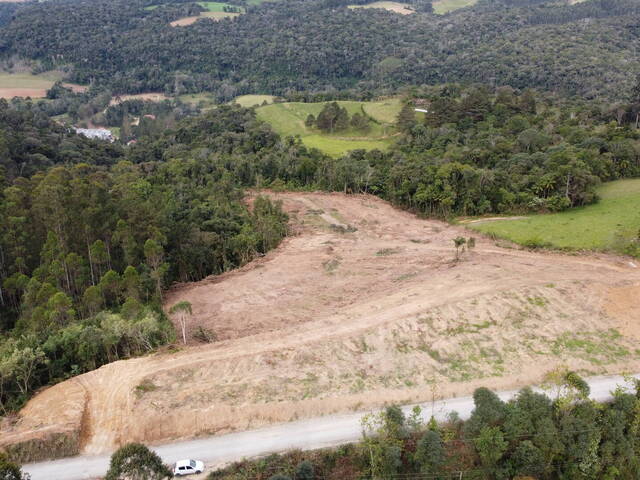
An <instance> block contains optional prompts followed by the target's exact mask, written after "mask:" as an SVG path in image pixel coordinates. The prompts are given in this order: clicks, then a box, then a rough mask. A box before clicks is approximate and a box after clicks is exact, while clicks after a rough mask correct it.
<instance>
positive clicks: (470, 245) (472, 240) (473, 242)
mask: <svg viewBox="0 0 640 480" xmlns="http://www.w3.org/2000/svg"><path fill="white" fill-rule="evenodd" d="M474 248H476V238H475V237H469V238H468V239H467V249H468V250H469V251H471V250H473V249H474Z"/></svg>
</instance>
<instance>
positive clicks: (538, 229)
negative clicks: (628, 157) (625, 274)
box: [469, 179, 640, 250]
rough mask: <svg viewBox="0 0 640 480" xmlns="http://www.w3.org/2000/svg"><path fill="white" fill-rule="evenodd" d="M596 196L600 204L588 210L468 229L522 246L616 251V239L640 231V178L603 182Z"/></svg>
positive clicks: (490, 223)
mask: <svg viewBox="0 0 640 480" xmlns="http://www.w3.org/2000/svg"><path fill="white" fill-rule="evenodd" d="M598 194H599V196H600V201H599V202H598V203H597V204H594V205H589V206H587V207H582V208H575V209H572V210H568V211H566V212H561V213H554V214H545V215H533V216H530V217H526V218H524V219H521V220H499V221H487V222H484V223H475V224H470V225H469V226H470V227H471V228H473V229H476V230H479V231H481V232H484V233H490V234H494V235H496V236H498V237H500V238H506V239H508V240H512V241H514V242H516V243H520V244H523V245H536V244H548V245H550V246H553V247H558V248H566V249H594V250H609V249H615V246H616V242H617V241H616V238H617V237H618V238H619V236H620V235H622V237H624V238H631V237H633V236H635V235H637V234H638V230H640V179H632V180H619V181H616V182H609V183H606V184H604V185H602V187H600V189H599V191H598Z"/></svg>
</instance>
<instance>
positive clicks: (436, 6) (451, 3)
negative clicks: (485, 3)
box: [433, 0, 478, 15]
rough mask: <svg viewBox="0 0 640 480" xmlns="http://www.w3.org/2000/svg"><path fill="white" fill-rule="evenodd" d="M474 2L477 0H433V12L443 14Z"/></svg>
mask: <svg viewBox="0 0 640 480" xmlns="http://www.w3.org/2000/svg"><path fill="white" fill-rule="evenodd" d="M476 3H478V0H437V1H435V2H433V12H434V13H437V14H438V15H443V14H445V13H449V12H453V11H454V10H459V9H460V8H464V7H470V6H472V5H475V4H476Z"/></svg>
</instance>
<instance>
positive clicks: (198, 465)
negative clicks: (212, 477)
mask: <svg viewBox="0 0 640 480" xmlns="http://www.w3.org/2000/svg"><path fill="white" fill-rule="evenodd" d="M202 472H204V463H203V462H201V461H199V460H178V461H177V462H176V464H175V465H174V466H173V474H174V475H176V476H178V475H191V474H192V473H202Z"/></svg>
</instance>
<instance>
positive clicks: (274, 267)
mask: <svg viewBox="0 0 640 480" xmlns="http://www.w3.org/2000/svg"><path fill="white" fill-rule="evenodd" d="M270 195H273V196H275V197H277V198H280V199H282V200H283V201H284V205H285V208H286V209H287V210H288V211H289V213H290V214H291V217H292V227H293V228H294V229H296V230H297V231H298V234H297V235H296V236H292V237H290V238H288V239H287V240H285V241H284V242H283V244H282V245H281V246H280V247H279V248H278V249H276V250H275V251H273V252H271V253H269V254H268V255H266V256H265V257H263V258H261V259H258V260H256V261H254V262H252V263H250V264H248V265H246V266H245V267H243V268H242V269H239V270H237V271H234V272H231V273H228V274H225V275H222V276H218V277H212V278H209V279H205V280H203V281H201V282H198V283H194V284H188V285H180V286H177V287H176V288H174V289H173V290H172V291H171V292H169V293H168V294H167V299H166V305H167V307H169V306H170V305H173V304H174V303H175V302H177V301H180V300H188V301H190V302H191V303H192V305H193V317H192V318H191V319H190V321H189V325H188V333H189V338H190V340H189V341H190V345H189V346H187V347H184V348H183V349H182V350H180V351H178V352H175V353H158V354H156V355H151V356H148V357H144V358H138V359H133V360H128V361H121V362H116V363H113V364H110V365H106V366H104V367H102V368H100V369H98V370H96V371H94V372H90V373H88V374H85V375H82V376H79V377H77V378H75V379H73V380H70V381H67V382H64V383H62V384H60V385H57V386H55V387H52V388H50V389H49V390H45V391H44V392H43V393H41V394H39V395H37V396H36V397H35V398H34V399H33V400H31V402H29V404H28V405H27V407H26V408H25V409H24V410H23V412H22V419H21V421H20V422H19V424H18V425H17V426H16V427H15V432H14V434H13V435H14V437H13V438H14V439H16V438H17V437H15V435H20V434H22V435H32V434H33V433H34V432H37V431H38V430H39V429H42V428H51V426H52V425H54V426H55V425H59V424H61V422H60V421H59V419H60V418H66V417H65V416H66V415H71V417H73V419H74V420H73V421H76V422H77V426H76V428H77V430H78V431H79V432H81V439H82V449H83V451H84V452H85V453H99V452H104V451H107V450H109V449H112V448H113V447H115V446H117V445H118V444H120V443H122V442H124V441H136V440H137V441H146V442H154V441H156V442H158V441H163V440H168V439H177V438H186V437H190V436H194V435H199V434H211V433H217V432H227V431H231V430H240V429H246V428H250V427H257V426H260V425H264V424H267V423H271V422H279V421H288V420H292V419H296V418H300V417H307V416H315V415H321V414H324V413H329V412H337V411H345V410H351V409H359V408H367V407H372V406H376V405H382V404H384V403H385V402H409V401H418V400H422V401H425V400H431V399H432V398H435V397H445V396H452V395H457V394H463V393H469V392H470V391H472V390H473V389H474V388H475V387H477V386H479V385H485V386H488V387H493V388H511V387H515V386H521V385H526V384H529V383H532V382H536V381H539V380H540V379H541V377H542V375H543V374H544V373H545V372H546V371H548V370H550V369H552V368H554V367H556V366H558V365H568V366H570V367H572V368H575V369H578V370H579V371H581V372H584V373H588V374H595V373H604V372H620V371H622V370H636V371H637V370H638V369H639V367H640V352H639V351H636V349H635V343H636V342H637V339H638V333H639V332H638V330H637V329H631V328H629V327H628V322H629V318H631V317H629V316H627V315H631V316H633V315H635V314H636V313H635V312H637V308H638V307H637V305H636V303H634V302H633V301H629V302H626V299H627V298H628V297H629V296H633V295H636V294H637V292H638V288H639V286H640V269H637V268H633V267H632V266H631V265H630V264H629V263H628V262H626V261H625V260H624V259H622V258H618V257H615V256H606V255H586V256H585V255H582V256H570V255H562V254H549V253H536V252H529V251H525V250H520V249H517V248H504V247H499V246H497V245H496V244H495V243H494V242H493V241H490V240H488V239H486V238H478V239H477V241H476V247H475V248H474V249H473V250H472V251H470V252H465V253H464V254H463V255H462V258H461V259H460V261H458V262H455V261H454V247H453V241H452V239H453V238H455V237H457V236H459V235H462V236H465V237H469V236H470V235H477V234H476V233H473V234H471V233H470V232H468V231H466V230H464V229H463V228H460V227H453V226H450V225H447V224H445V223H442V222H438V221H433V220H421V219H419V218H417V217H416V216H414V215H412V214H410V213H407V212H403V211H399V210H396V209H394V208H393V207H391V206H390V205H389V204H387V203H385V202H383V201H381V200H379V199H377V198H375V197H371V196H364V195H363V196H347V195H342V194H320V193H309V194H301V193H286V194H270ZM502 243H504V242H502ZM502 243H501V244H502ZM627 289H628V290H627ZM612 295H614V296H612ZM625 302H626V303H625ZM612 305H614V307H612ZM612 308H613V310H612ZM633 318H636V317H633ZM198 327H202V328H203V329H206V330H207V331H210V332H211V333H212V334H213V335H214V336H215V337H216V341H215V342H214V343H211V344H200V345H198V344H197V343H198V341H197V340H196V339H195V338H194V337H193V334H194V333H195V332H196V330H197V329H198ZM78 385H81V386H83V387H84V392H85V394H86V404H84V403H83V402H80V403H81V404H82V405H80V404H76V402H72V403H66V402H61V401H58V402H55V401H51V399H52V398H57V399H64V398H67V397H68V395H69V393H67V391H68V392H75V391H76V390H77V388H78ZM70 411H71V412H70ZM82 411H84V414H82V413H80V414H78V412H82ZM3 437H4V432H3Z"/></svg>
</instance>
